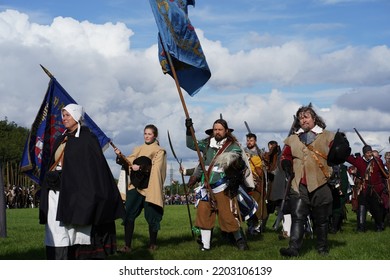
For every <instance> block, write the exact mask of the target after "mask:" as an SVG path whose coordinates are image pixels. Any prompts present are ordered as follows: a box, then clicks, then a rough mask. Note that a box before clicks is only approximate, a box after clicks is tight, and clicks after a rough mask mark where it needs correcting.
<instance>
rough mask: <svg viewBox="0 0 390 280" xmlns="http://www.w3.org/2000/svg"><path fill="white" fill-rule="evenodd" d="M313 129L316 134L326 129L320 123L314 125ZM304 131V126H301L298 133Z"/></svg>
mask: <svg viewBox="0 0 390 280" xmlns="http://www.w3.org/2000/svg"><path fill="white" fill-rule="evenodd" d="M311 131H313V132H314V133H315V134H320V133H322V131H324V129H323V128H322V127H319V126H318V125H316V126H315V127H313V128H312V129H311ZM304 132H305V131H304V130H303V129H302V128H300V129H298V131H297V132H296V134H301V133H304Z"/></svg>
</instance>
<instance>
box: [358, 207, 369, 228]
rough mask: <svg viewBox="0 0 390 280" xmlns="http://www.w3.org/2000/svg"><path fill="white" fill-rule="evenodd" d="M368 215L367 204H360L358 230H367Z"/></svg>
mask: <svg viewBox="0 0 390 280" xmlns="http://www.w3.org/2000/svg"><path fill="white" fill-rule="evenodd" d="M366 216H367V209H366V206H365V205H359V207H358V211H357V229H356V230H357V231H359V232H365V231H366Z"/></svg>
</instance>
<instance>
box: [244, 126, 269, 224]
mask: <svg viewBox="0 0 390 280" xmlns="http://www.w3.org/2000/svg"><path fill="white" fill-rule="evenodd" d="M244 124H245V126H246V129H247V130H248V133H252V131H251V129H250V128H249V125H248V123H247V122H246V121H244ZM255 148H256V152H257V155H258V156H259V158H261V159H262V160H263V157H262V155H261V153H260V149H259V147H258V146H257V144H255ZM263 173H264V180H265V190H266V191H267V189H268V178H267V170H266V169H265V166H263ZM264 195H265V194H264V189H263V190H262V191H261V198H260V205H259V207H260V216H261V218H263V210H264V205H263V200H264V197H265V196H264Z"/></svg>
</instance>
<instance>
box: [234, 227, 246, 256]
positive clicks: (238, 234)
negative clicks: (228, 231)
mask: <svg viewBox="0 0 390 280" xmlns="http://www.w3.org/2000/svg"><path fill="white" fill-rule="evenodd" d="M233 236H234V238H235V240H236V245H237V248H238V250H242V251H245V250H248V249H249V247H248V244H247V242H246V240H245V236H244V234H243V233H242V229H241V228H240V229H239V230H237V231H235V232H233Z"/></svg>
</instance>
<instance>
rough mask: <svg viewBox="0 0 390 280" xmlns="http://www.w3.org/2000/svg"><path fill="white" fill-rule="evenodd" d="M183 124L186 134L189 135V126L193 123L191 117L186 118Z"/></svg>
mask: <svg viewBox="0 0 390 280" xmlns="http://www.w3.org/2000/svg"><path fill="white" fill-rule="evenodd" d="M185 125H186V128H187V129H186V135H188V136H191V127H192V125H193V123H192V119H191V118H187V119H186V122H185Z"/></svg>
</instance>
